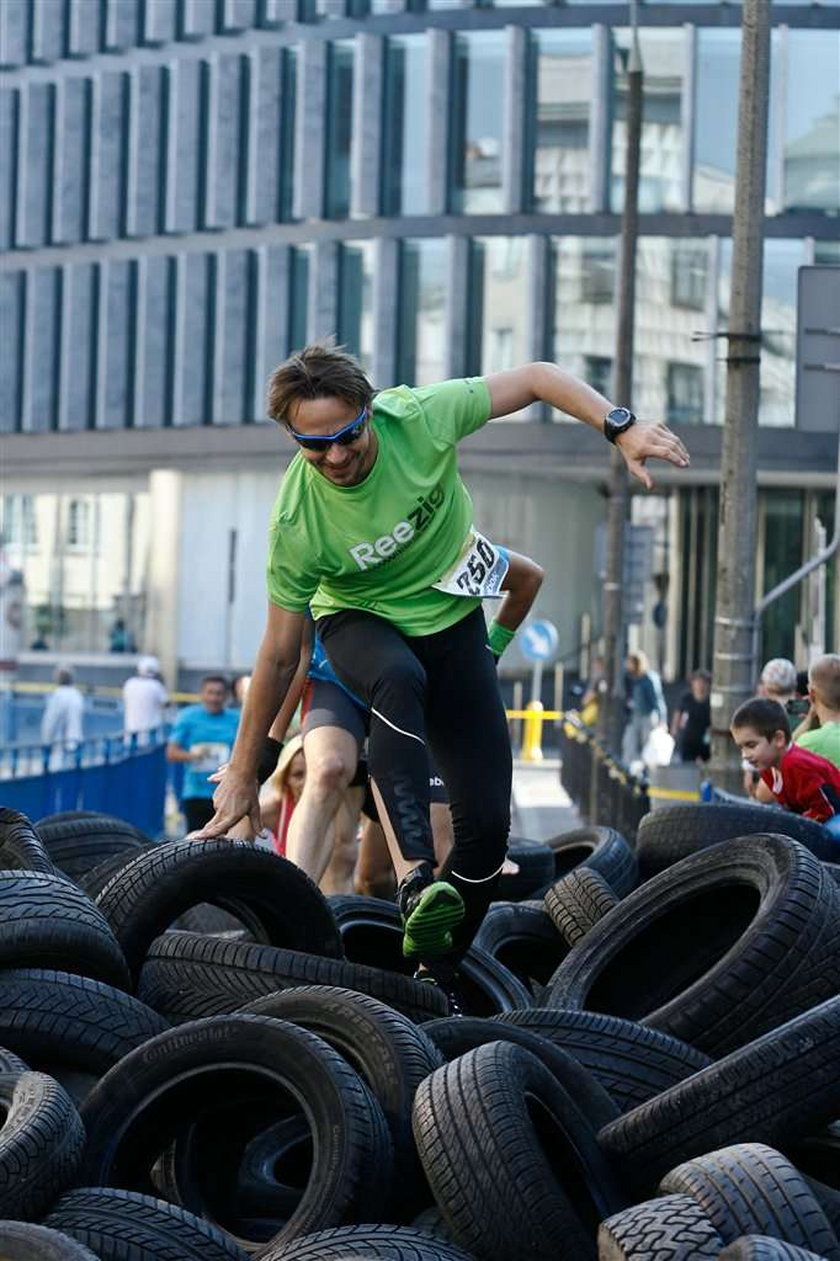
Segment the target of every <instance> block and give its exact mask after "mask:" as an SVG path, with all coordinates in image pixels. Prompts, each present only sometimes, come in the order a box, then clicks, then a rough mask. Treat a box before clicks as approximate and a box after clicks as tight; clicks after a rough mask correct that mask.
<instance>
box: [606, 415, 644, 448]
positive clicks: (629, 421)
mask: <svg viewBox="0 0 840 1261" xmlns="http://www.w3.org/2000/svg"><path fill="white" fill-rule="evenodd" d="M635 423H636V417H635V416H634V415H633V413H632V412H631V411H630V408H629V407H613V408H612V410H611V411H608V412H607V414H606V416H605V417H604V437H605V438H606V440H607V442H612V443H615V440H616V438H618V437H619V436H620V435H621V434H623V433H626V432H627V430H628V429H629V428H630V426H631V425H635Z"/></svg>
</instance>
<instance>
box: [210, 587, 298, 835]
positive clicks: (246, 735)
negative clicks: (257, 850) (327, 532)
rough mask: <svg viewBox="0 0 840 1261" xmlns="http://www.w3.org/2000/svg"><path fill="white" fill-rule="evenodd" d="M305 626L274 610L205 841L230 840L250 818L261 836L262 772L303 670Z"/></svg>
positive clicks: (273, 606)
mask: <svg viewBox="0 0 840 1261" xmlns="http://www.w3.org/2000/svg"><path fill="white" fill-rule="evenodd" d="M303 623H304V614H303V613H291V612H289V611H288V610H287V609H281V608H280V607H279V605H277V604H269V606H268V619H267V621H266V627H265V632H264V634H263V638H262V643H261V644H260V647H259V651H258V653H257V659H256V662H255V664H254V672H253V674H252V675H251V686H250V687H249V688H248V694H247V696H246V697H245V705H244V707H243V710H242V720H241V722H240V724H239V732H238V734H237V737H236V743H235V744H234V746H233V753H232V754H231V759H230V763H229V765H228V768H227V771H226V772H225V776H224V778H223V779H222V781H221V783H220V784H219V786H218V788H217V789H216V791H215V793H214V795H213V805H214V806H215V809H216V813H215V814H214V815H213V818H212V819H211V820H210V822H209V823H208V824H207V826H206V827H204V828H202V829H201V831H200V832H199V833H197V835H198V836H200V837H208V838H209V837H213V836H224V835H225V834H226V832H227V831H228V830H229V829H230V828H232V827H233V826H234V824H236V823H238V822H239V820H240V819H244V818H246V817H248V818H249V819H250V821H251V825H252V827H253V828H254V831H255V832H259V830H260V826H261V825H260V811H259V800H258V792H257V767H258V765H259V761H260V755H261V753H262V750H263V745H264V743H265V738H266V736H267V735H268V732H269V729H270V728H271V726H272V724H273V723H274V720H275V718H276V717H277V714H278V711H279V710H280V708H281V706H282V703H283V701H284V699H285V696H286V693H287V691H288V689H289V686H290V684H291V682H292V680H293V678H294V676H295V672H296V671H297V669H298V663H299V661H300V648H301V638H302V635H303Z"/></svg>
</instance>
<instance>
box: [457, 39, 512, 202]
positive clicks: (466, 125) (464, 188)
mask: <svg viewBox="0 0 840 1261" xmlns="http://www.w3.org/2000/svg"><path fill="white" fill-rule="evenodd" d="M504 39H505V37H504V34H503V32H501V31H481V32H475V33H471V34H469V35H459V36H458V37H457V38H456V40H455V50H454V65H453V82H452V155H451V158H452V170H451V194H450V195H451V201H452V206H451V208H452V210H454V211H455V212H456V213H462V214H496V213H498V212H499V211H501V209H502V121H503V110H504V99H503V98H504V93H503V90H502V84H503V83H504V62H505V42H504Z"/></svg>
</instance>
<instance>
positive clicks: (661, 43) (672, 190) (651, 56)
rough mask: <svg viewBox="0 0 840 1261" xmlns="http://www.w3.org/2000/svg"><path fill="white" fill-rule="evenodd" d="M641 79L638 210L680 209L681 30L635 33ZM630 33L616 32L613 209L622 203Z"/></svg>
mask: <svg viewBox="0 0 840 1261" xmlns="http://www.w3.org/2000/svg"><path fill="white" fill-rule="evenodd" d="M640 44H641V51H642V61H643V64H644V69H645V76H644V105H643V122H642V154H641V169H640V173H639V210H640V212H641V213H642V214H655V213H656V212H657V211H660V210H682V209H683V206H682V192H681V180H682V152H683V134H682V121H681V112H682V91H683V66H684V61H685V39H684V37H683V32H682V31H668V30H664V31H663V30H660V31H655V30H643V31H641V32H640ZM629 49H630V33H629V31H627V30H617V31H616V32H615V53H616V55H615V61H614V77H613V117H614V119H615V121H614V123H613V133H612V171H613V176H612V208H613V210H614V211H615V212H616V213H618V212H620V211H621V208H622V205H623V202H624V177H625V167H624V162H625V157H626V150H627V122H626V119H627V76H626V74H625V71H624V67H625V65H626V61H627V55H628V53H629Z"/></svg>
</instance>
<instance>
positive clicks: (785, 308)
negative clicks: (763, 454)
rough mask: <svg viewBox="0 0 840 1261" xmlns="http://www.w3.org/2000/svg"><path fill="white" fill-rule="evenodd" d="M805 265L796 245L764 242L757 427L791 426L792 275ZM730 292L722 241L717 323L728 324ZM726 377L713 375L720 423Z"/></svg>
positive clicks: (727, 244)
mask: <svg viewBox="0 0 840 1261" xmlns="http://www.w3.org/2000/svg"><path fill="white" fill-rule="evenodd" d="M804 261H805V258H804V246H803V243H802V242H801V241H785V240H772V239H771V240H766V241H765V242H764V285H763V295H762V302H761V329H762V333H761V396H760V401H759V409H758V423H759V424H760V425H771V426H774V427H785V426H789V425H793V423H794V406H795V375H796V287H797V273H798V271H799V268H800V267H801V265H802V264H803V262H804ZM731 288H732V242H731V241H730V240H726V241H721V260H720V273H719V278H718V324H719V327H720V328H721V329H725V328H726V327H727V325H728V320H729V302H730V294H731ZM725 397H726V374H725V373H723V372H721V373H719V374H718V387H717V398H716V419H717V423H718V424H723V418H724V404H725Z"/></svg>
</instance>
